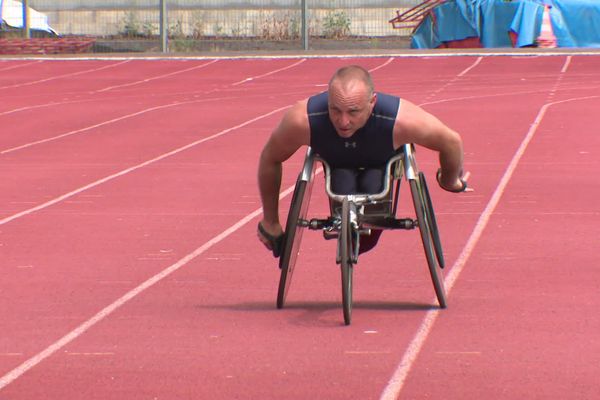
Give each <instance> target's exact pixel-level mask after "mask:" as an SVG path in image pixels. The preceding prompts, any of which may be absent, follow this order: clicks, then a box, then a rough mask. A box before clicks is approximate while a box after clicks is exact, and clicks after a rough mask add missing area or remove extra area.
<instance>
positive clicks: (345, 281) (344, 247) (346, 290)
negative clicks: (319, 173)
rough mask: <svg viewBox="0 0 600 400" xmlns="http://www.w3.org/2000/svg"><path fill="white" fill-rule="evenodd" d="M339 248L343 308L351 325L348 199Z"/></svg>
mask: <svg viewBox="0 0 600 400" xmlns="http://www.w3.org/2000/svg"><path fill="white" fill-rule="evenodd" d="M338 240H339V243H340V245H339V247H340V256H341V263H340V269H341V274H342V308H343V311H344V323H345V324H346V325H350V322H351V321H352V269H353V268H352V256H353V252H354V249H353V245H352V226H351V224H350V204H349V201H348V199H344V201H343V203H342V223H341V228H340V235H339V239H338Z"/></svg>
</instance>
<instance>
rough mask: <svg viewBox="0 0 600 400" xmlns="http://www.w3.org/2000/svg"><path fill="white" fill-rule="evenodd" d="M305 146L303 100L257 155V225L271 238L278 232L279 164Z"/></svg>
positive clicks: (307, 132) (306, 127)
mask: <svg viewBox="0 0 600 400" xmlns="http://www.w3.org/2000/svg"><path fill="white" fill-rule="evenodd" d="M309 143H310V127H309V125H308V116H307V115H306V101H302V102H299V103H298V104H296V105H295V106H293V107H292V108H291V109H290V110H288V111H287V112H286V114H285V115H284V117H283V119H282V120H281V122H280V123H279V125H278V126H277V127H276V128H275V130H274V131H273V133H272V134H271V137H270V138H269V140H268V141H267V143H266V144H265V147H264V148H263V150H262V152H261V155H260V160H259V165H258V187H259V191H260V197H261V201H262V206H263V220H262V221H261V224H262V225H263V227H264V228H265V230H266V231H267V232H269V233H270V234H272V235H275V236H277V235H279V234H281V232H282V228H281V224H280V222H279V191H280V189H281V171H282V163H283V162H284V161H285V160H287V159H288V158H290V157H291V156H292V155H293V154H294V153H295V152H296V151H297V150H298V149H299V148H300V147H301V146H303V145H308V144H309ZM260 237H261V236H260V235H259V238H260ZM261 240H262V238H261ZM263 242H265V241H264V240H263ZM265 244H266V243H265Z"/></svg>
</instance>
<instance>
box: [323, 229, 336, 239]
mask: <svg viewBox="0 0 600 400" xmlns="http://www.w3.org/2000/svg"><path fill="white" fill-rule="evenodd" d="M338 236H339V233H338V232H337V231H328V230H327V229H324V230H323V237H324V238H325V240H332V239H337V238H338Z"/></svg>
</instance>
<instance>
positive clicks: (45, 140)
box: [0, 100, 197, 154]
mask: <svg viewBox="0 0 600 400" xmlns="http://www.w3.org/2000/svg"><path fill="white" fill-rule="evenodd" d="M195 102H197V100H195V101H189V102H181V103H170V104H164V105H161V106H156V107H150V108H146V109H145V110H141V111H137V112H134V113H131V114H126V115H122V116H120V117H117V118H113V119H110V120H108V121H104V122H100V123H99V124H95V125H90V126H86V127H85V128H81V129H76V130H74V131H70V132H66V133H62V134H60V135H57V136H52V137H49V138H46V139H41V140H38V141H35V142H29V143H26V144H22V145H20V146H16V147H12V148H10V149H5V150H2V151H0V154H7V153H12V152H14V151H17V150H22V149H25V148H27V147H31V146H35V145H38V144H42V143H48V142H52V141H54V140H58V139H62V138H64V137H67V136H71V135H76V134H78V133H81V132H86V131H89V130H92V129H96V128H99V127H101V126H104V125H108V124H112V123H114V122H118V121H122V120H124V119H128V118H132V117H135V116H138V115H141V114H145V113H147V112H151V111H156V110H161V109H163V108H169V107H175V106H179V105H182V104H189V103H195Z"/></svg>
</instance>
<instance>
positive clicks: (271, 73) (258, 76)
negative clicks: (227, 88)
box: [231, 58, 306, 86]
mask: <svg viewBox="0 0 600 400" xmlns="http://www.w3.org/2000/svg"><path fill="white" fill-rule="evenodd" d="M305 61H306V58H303V59H301V60H300V61H297V62H295V63H293V64H290V65H288V66H286V67H283V68H279V69H276V70H273V71H271V72H267V73H266V74H262V75H257V76H251V77H248V78H246V79H242V80H241V81H238V82H235V83H232V84H231V86H237V85H241V84H242V83H246V82H248V81H253V80H255V79H260V78H264V77H265V76H269V75H273V74H276V73H278V72H281V71H285V70H286V69H290V68H293V67H295V66H297V65H300V64H302V63H303V62H305Z"/></svg>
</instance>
